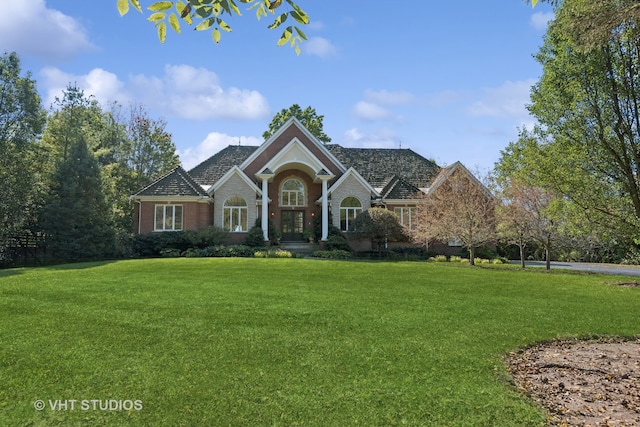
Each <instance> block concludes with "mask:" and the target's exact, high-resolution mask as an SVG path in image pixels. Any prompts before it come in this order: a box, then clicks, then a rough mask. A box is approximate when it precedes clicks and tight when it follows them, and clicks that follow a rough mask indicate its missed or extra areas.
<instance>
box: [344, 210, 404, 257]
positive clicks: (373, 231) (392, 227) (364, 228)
mask: <svg viewBox="0 0 640 427" xmlns="http://www.w3.org/2000/svg"><path fill="white" fill-rule="evenodd" d="M352 235H353V236H354V237H355V238H356V239H361V240H370V241H371V244H372V245H374V244H375V245H376V246H377V248H378V257H380V256H381V255H382V248H383V247H386V245H387V243H389V242H408V241H410V240H411V236H410V233H409V230H407V228H406V227H405V226H403V225H402V224H400V220H399V218H398V216H397V215H396V214H395V213H393V212H391V211H390V210H387V209H384V208H370V209H367V210H365V211H363V212H362V213H360V214H359V215H358V216H357V217H356V218H355V220H354V224H353V232H352Z"/></svg>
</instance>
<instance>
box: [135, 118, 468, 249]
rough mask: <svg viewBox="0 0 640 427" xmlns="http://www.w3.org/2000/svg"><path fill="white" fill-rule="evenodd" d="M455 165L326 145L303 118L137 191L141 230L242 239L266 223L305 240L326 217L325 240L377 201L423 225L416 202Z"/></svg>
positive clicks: (286, 236)
mask: <svg viewBox="0 0 640 427" xmlns="http://www.w3.org/2000/svg"><path fill="white" fill-rule="evenodd" d="M452 167H455V168H462V169H464V170H465V171H466V172H467V173H468V171H467V170H466V168H464V166H462V165H461V164H460V163H455V164H454V165H453V166H450V167H449V168H440V167H438V166H437V165H436V164H435V163H434V162H432V161H431V160H428V159H426V158H424V157H422V156H420V155H419V154H417V153H415V152H414V151H412V150H410V149H375V148H345V147H342V146H340V145H337V144H327V145H325V144H322V143H321V142H320V141H318V140H317V139H316V138H315V137H314V136H313V135H312V134H311V133H310V132H309V131H308V130H307V129H306V128H305V127H304V126H303V125H302V124H301V123H300V122H299V121H298V120H297V119H296V118H291V119H289V120H288V121H287V122H286V123H285V124H284V125H283V126H282V127H281V128H280V129H279V130H278V131H277V132H276V133H275V134H274V135H273V136H272V137H271V138H270V139H269V140H267V141H265V142H264V143H263V144H262V145H260V146H258V147H255V146H241V145H237V146H231V145H230V146H228V147H226V148H224V149H223V150H221V151H219V152H218V153H216V154H215V155H213V156H212V157H210V158H209V159H207V160H205V161H204V162H202V163H201V164H199V165H197V166H196V167H194V168H193V169H191V170H190V171H188V172H187V171H185V170H184V169H183V168H182V167H177V168H176V169H174V170H172V171H171V172H169V173H168V174H166V175H164V176H162V177H160V178H158V179H157V180H156V181H154V182H153V183H151V184H149V185H148V186H146V187H144V188H143V189H141V190H140V191H138V192H137V193H136V194H134V195H133V196H132V200H133V201H134V203H135V204H134V206H135V213H134V215H135V216H134V232H135V233H138V234H140V233H150V232H162V231H174V230H198V229H202V228H206V227H209V226H212V225H215V226H219V227H222V228H224V229H225V230H226V231H228V232H229V233H230V234H229V235H230V242H231V243H241V242H242V241H243V240H244V238H245V236H246V233H247V232H248V230H249V229H250V228H251V227H252V226H253V225H254V224H255V223H256V221H258V223H259V224H260V225H261V227H262V230H263V234H264V239H265V241H268V240H269V239H270V237H269V235H268V227H267V223H268V221H269V220H271V221H272V222H273V224H274V225H275V227H276V228H277V229H278V230H280V232H281V241H283V242H295V241H302V240H303V233H304V232H305V231H309V230H313V228H314V221H316V218H317V217H318V216H319V217H320V218H321V219H320V220H318V221H321V241H324V240H326V239H327V236H328V231H329V218H331V222H332V224H333V225H335V226H336V227H339V228H340V229H341V230H342V231H344V232H347V233H346V234H347V236H348V231H349V229H350V227H351V226H352V223H353V220H354V219H355V217H356V216H357V215H358V214H359V213H360V212H362V211H363V210H366V209H368V208H370V207H372V206H384V207H386V208H387V209H389V210H393V211H394V212H396V213H397V214H398V216H399V218H400V221H401V222H402V223H403V224H404V225H406V226H407V227H409V229H415V217H416V208H415V206H416V204H417V203H418V202H419V199H420V194H427V193H428V192H429V191H430V189H431V190H432V189H433V188H432V187H433V184H434V183H438V182H440V181H441V180H442V179H445V178H446V175H447V174H449V173H450V172H451V169H452Z"/></svg>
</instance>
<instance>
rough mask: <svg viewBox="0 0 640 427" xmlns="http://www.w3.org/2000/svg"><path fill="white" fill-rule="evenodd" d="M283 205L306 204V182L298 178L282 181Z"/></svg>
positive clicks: (281, 197) (281, 199)
mask: <svg viewBox="0 0 640 427" xmlns="http://www.w3.org/2000/svg"><path fill="white" fill-rule="evenodd" d="M280 202H281V203H280V205H281V206H306V205H307V203H306V198H305V194H304V184H303V183H302V181H300V180H299V179H296V178H291V179H288V180H286V181H285V182H283V183H282V190H281V191H280Z"/></svg>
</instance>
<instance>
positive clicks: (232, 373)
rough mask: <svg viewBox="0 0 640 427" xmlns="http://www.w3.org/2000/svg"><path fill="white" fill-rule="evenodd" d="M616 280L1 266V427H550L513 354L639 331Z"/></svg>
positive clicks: (431, 270) (162, 266)
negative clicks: (515, 375) (520, 384)
mask: <svg viewBox="0 0 640 427" xmlns="http://www.w3.org/2000/svg"><path fill="white" fill-rule="evenodd" d="M612 280H614V278H612V276H599V275H593V274H578V273H570V272H558V271H556V272H552V273H544V272H536V271H519V270H514V269H509V268H505V267H502V268H498V267H486V268H477V267H476V268H470V267H468V266H465V265H462V264H460V265H459V264H439V263H426V262H415V263H410V262H398V263H390V262H349V261H319V260H305V259H233V258H228V259H219V258H180V259H156V260H135V261H120V262H112V263H94V264H77V265H65V266H58V267H51V268H37V269H18V270H6V271H0V325H2V328H0V425H34V426H39V425H47V426H51V425H60V426H72V425H78V426H80V425H154V426H156V425H160V426H162V425H166V426H180V425H184V426H196V425H206V426H215V425H225V426H226V425H233V426H236V425H237V426H240V425H253V426H262V425H284V426H291V425H306V426H347V425H364V426H372V425H421V426H424V425H433V426H446V425H451V426H464V425H467V426H478V425H509V426H541V425H544V423H545V416H544V414H543V413H542V412H541V411H540V409H539V408H538V407H537V406H536V405H535V404H533V403H531V402H530V401H528V400H527V399H526V398H524V397H523V396H522V395H521V394H520V393H519V392H518V391H517V390H516V388H515V387H514V386H513V385H512V383H511V381H510V378H509V376H508V374H507V372H506V369H505V367H504V365H503V363H502V358H503V356H504V355H505V354H507V353H508V352H509V351H510V350H514V349H516V348H519V347H522V346H525V345H528V344H532V343H534V342H538V341H543V340H548V339H553V338H559V337H560V338H561V337H586V336H589V337H591V336H634V335H639V334H640V323H639V322H638V313H639V312H640V289H638V288H628V287H616V286H608V285H605V284H604V283H605V282H607V283H609V282H611V281H612ZM624 280H627V281H629V280H630V279H629V278H626V279H624V278H620V281H624Z"/></svg>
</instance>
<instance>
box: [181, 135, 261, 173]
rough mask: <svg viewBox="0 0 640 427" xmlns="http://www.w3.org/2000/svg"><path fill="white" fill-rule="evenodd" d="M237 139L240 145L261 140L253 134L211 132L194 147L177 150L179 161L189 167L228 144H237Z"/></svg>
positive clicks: (253, 143) (256, 143) (256, 142)
mask: <svg viewBox="0 0 640 427" xmlns="http://www.w3.org/2000/svg"><path fill="white" fill-rule="evenodd" d="M238 141H240V143H241V144H242V145H260V144H261V143H262V142H263V140H262V139H261V138H256V137H254V136H232V135H227V134H224V133H218V132H211V133H210V134H209V135H207V137H206V138H205V139H204V141H202V142H201V143H200V144H198V146H197V147H195V148H187V149H186V150H184V151H180V150H179V151H178V154H179V155H180V161H181V162H182V166H183V167H184V168H185V169H187V170H188V169H191V168H193V167H195V166H197V165H198V164H200V163H202V162H203V161H205V160H207V159H208V158H209V157H211V156H213V155H214V154H216V153H217V152H218V151H220V150H222V149H223V148H225V147H227V146H229V145H237V144H238Z"/></svg>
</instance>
